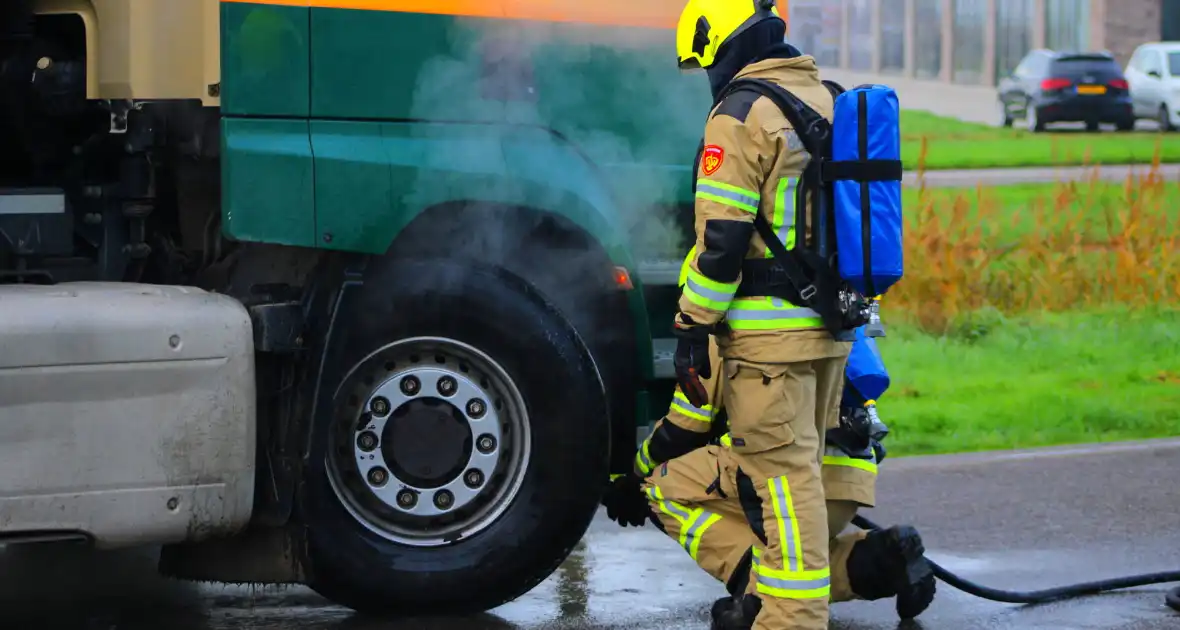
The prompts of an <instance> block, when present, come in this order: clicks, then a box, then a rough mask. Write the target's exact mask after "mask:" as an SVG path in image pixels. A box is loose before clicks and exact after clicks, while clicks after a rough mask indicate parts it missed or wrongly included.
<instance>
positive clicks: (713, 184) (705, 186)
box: [697, 179, 761, 213]
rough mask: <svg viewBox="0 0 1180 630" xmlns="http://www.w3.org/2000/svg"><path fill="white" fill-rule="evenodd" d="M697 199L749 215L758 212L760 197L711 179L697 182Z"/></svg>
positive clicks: (749, 191)
mask: <svg viewBox="0 0 1180 630" xmlns="http://www.w3.org/2000/svg"><path fill="white" fill-rule="evenodd" d="M697 197H698V198H700V199H708V200H709V201H716V202H717V203H720V204H724V205H727V206H731V207H734V208H737V209H739V210H745V211H746V212H750V213H756V212H758V201H759V200H760V199H761V195H759V194H758V193H756V192H754V191H752V190H746V189H745V188H740V187H738V186H734V185H732V184H726V183H724V182H719V181H714V180H711V179H701V180H698V181H697Z"/></svg>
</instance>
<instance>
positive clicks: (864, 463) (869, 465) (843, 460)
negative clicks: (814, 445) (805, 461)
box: [824, 455, 877, 475]
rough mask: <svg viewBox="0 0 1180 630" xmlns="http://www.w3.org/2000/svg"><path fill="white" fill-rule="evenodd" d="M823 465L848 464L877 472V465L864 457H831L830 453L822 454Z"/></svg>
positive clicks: (851, 466)
mask: <svg viewBox="0 0 1180 630" xmlns="http://www.w3.org/2000/svg"><path fill="white" fill-rule="evenodd" d="M824 465H825V466H848V467H849V468H859V469H861V470H865V471H868V472H871V473H873V474H874V475H875V474H877V465H876V464H874V463H873V462H870V461H868V460H864V459H856V458H855V457H833V456H831V455H824Z"/></svg>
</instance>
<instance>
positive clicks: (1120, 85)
mask: <svg viewBox="0 0 1180 630" xmlns="http://www.w3.org/2000/svg"><path fill="white" fill-rule="evenodd" d="M998 92H999V98H1000V103H999V109H1000V112H999V120H1000V124H1001V125H1002V126H1004V127H1009V126H1011V125H1012V121H1013V119H1015V118H1024V120H1025V121H1026V123H1027V126H1028V129H1029V131H1044V129H1045V125H1047V124H1051V123H1057V122H1084V123H1086V130H1087V131H1098V125H1100V124H1102V123H1113V124H1114V125H1115V127H1117V128H1118V129H1119V130H1120V131H1129V130H1131V129H1133V128H1134V127H1135V113H1134V111H1133V110H1132V107H1131V95H1130V91H1129V90H1128V89H1127V79H1126V77H1124V76H1123V69H1122V68H1121V67H1119V63H1118V61H1116V60H1115V58H1114V57H1113V56H1112V55H1111V54H1110V53H1107V52H1055V51H1051V50H1034V51H1032V52H1030V53H1028V54H1027V55H1025V57H1024V59H1022V60H1021V61H1020V64H1019V65H1018V66H1016V69H1015V70H1013V71H1012V74H1011V75H1009V76H1007V77H1004V78H1003V79H1001V80H1000V85H999V89H998Z"/></svg>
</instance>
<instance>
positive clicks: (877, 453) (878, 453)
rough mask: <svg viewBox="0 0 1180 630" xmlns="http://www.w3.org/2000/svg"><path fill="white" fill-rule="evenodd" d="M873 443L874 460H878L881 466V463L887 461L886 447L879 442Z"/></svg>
mask: <svg viewBox="0 0 1180 630" xmlns="http://www.w3.org/2000/svg"><path fill="white" fill-rule="evenodd" d="M872 442H873V459H875V460H877V463H878V464H880V463H881V462H883V461H885V455H886V454H887V453H886V451H885V445H884V444H882V443H880V442H878V441H877V440H873V441H872Z"/></svg>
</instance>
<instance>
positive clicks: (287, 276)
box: [0, 0, 709, 614]
mask: <svg viewBox="0 0 1180 630" xmlns="http://www.w3.org/2000/svg"><path fill="white" fill-rule="evenodd" d="M630 4H635V3H630ZM627 5H628V3H625V2H620V1H618V0H612V1H610V2H601V3H598V4H593V5H592V4H590V3H587V4H585V5H584V6H582V5H579V4H577V3H570V2H565V1H558V0H494V1H484V2H475V1H472V0H448V1H446V2H425V1H423V0H269V1H267V2H246V1H238V0H232V1H231V0H222V1H220V2H218V1H217V0H194V1H192V2H185V3H177V2H170V1H168V0H141V1H138V2H131V3H128V2H115V1H111V0H19V1H17V2H10V3H8V5H7V8H5V9H0V81H2V82H3V87H2V88H0V107H3V108H4V110H5V116H3V117H2V118H0V120H3V122H0V234H2V235H3V236H4V237H5V238H3V239H0V304H2V305H3V308H0V342H3V347H5V348H6V350H5V352H4V356H3V357H2V358H0V370H2V371H0V374H4V375H6V376H0V390H2V391H3V392H4V393H5V394H6V395H4V396H0V431H3V432H4V435H6V436H8V437H7V438H6V440H5V441H4V442H3V443H0V462H11V464H8V465H6V464H5V463H0V511H3V512H4V513H5V515H6V519H5V520H4V523H3V524H0V535H3V536H4V537H5V539H6V540H9V541H14V542H20V541H21V540H22V539H24V538H28V539H29V540H33V539H36V540H44V539H45V537H46V535H47V532H48V536H49V537H50V538H54V537H56V538H61V539H62V540H74V539H78V540H84V541H87V542H89V543H90V544H93V545H94V546H97V547H105V548H109V547H123V546H132V545H144V544H163V545H164V551H163V553H162V556H161V562H160V565H161V570H162V571H163V572H165V573H167V574H170V575H174V576H178V577H184V578H191V579H208V580H225V581H256V582H297V583H305V584H309V585H311V586H312V587H313V588H315V589H316V590H317V591H319V592H320V593H321V594H323V595H325V596H327V597H328V598H330V599H332V600H334V601H337V602H339V603H341V604H344V605H347V606H350V607H353V608H355V609H358V610H363V611H368V612H376V613H392V614H398V613H405V612H411V613H418V614H420V613H423V612H461V611H479V610H486V609H489V608H492V607H495V606H497V605H499V604H502V603H504V602H506V601H510V600H512V599H513V598H515V597H517V596H519V595H521V594H523V593H524V592H526V591H528V590H529V589H531V588H532V587H533V586H535V585H536V584H538V583H539V582H540V581H542V580H543V579H545V578H546V577H547V576H548V575H549V574H550V573H551V572H552V571H553V569H554V568H555V567H556V566H558V565H559V564H560V562H561V561H562V560H563V559H564V558H565V556H566V554H567V553H568V552H569V550H570V549H571V548H572V547H573V546H574V545H575V544H576V543H577V541H578V540H579V538H580V537H581V536H582V535H583V533H584V532H585V530H586V528H587V527H588V526H589V523H590V521H591V519H592V518H593V516H594V514H595V512H596V510H597V508H598V503H599V499H600V496H601V491H602V489H603V487H604V482H605V480H606V479H607V477H608V475H609V473H611V472H621V471H623V470H626V469H628V468H629V467H630V465H631V458H632V457H633V455H634V448H635V436H636V431H637V430H641V429H642V428H643V427H645V426H646V425H647V424H648V423H649V422H650V421H651V420H652V419H653V418H654V417H657V416H659V415H661V414H662V412H663V410H664V408H666V406H667V403H668V400H669V398H670V394H671V390H672V384H671V381H670V369H669V364H670V356H669V354H670V353H669V349H670V340H669V339H668V337H669V327H670V322H671V317H672V312H673V309H674V308H675V300H676V296H677V292H678V288H677V287H676V283H675V281H676V276H677V272H678V270H679V259H680V258H681V257H682V256H683V255H684V252H685V251H687V248H688V247H689V245H690V240H691V190H690V188H691V169H690V164H691V160H692V156H693V154H694V152H695V149H696V144H697V141H698V139H699V137H700V129H701V125H702V123H703V120H704V116H705V114H706V112H707V108H708V105H709V95H708V87H707V85H706V82H705V81H704V80H703V79H702V78H701V77H685V76H682V75H681V74H680V73H679V71H678V70H677V69H676V66H675V63H674V60H673V43H672V30H671V28H670V27H671V26H672V25H673V24H674V22H675V19H676V17H677V14H678V11H679V10H680V8H681V7H680V2H678V1H677V0H659V1H657V2H650V3H646V4H645V5H644V6H642V7H629V6H627ZM30 76H32V77H34V80H33V81H29V77H30ZM47 414H48V416H49V417H52V418H58V419H59V420H58V421H57V422H58V423H59V424H58V425H57V426H56V427H55V432H54V435H55V436H56V437H55V438H54V439H50V440H45V439H44V438H43V431H44V428H45V424H46V420H45V418H46V417H47ZM51 424H52V422H51ZM46 449H54V450H55V452H58V453H60V452H61V451H62V450H63V449H64V450H67V451H68V452H69V453H70V457H68V458H66V461H68V462H70V463H69V464H68V465H66V466H64V467H63V466H61V461H62V459H61V458H60V457H58V458H57V459H53V458H49V459H48V460H47V459H45V458H41V457H39V456H38V453H44V452H45V451H46ZM45 461H54V462H56V463H54V464H52V467H51V466H50V465H49V464H46V463H44V462H45ZM51 468H52V469H51ZM62 504H65V505H67V506H68V507H67V509H59V508H60V506H61V505H62Z"/></svg>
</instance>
